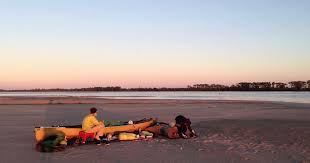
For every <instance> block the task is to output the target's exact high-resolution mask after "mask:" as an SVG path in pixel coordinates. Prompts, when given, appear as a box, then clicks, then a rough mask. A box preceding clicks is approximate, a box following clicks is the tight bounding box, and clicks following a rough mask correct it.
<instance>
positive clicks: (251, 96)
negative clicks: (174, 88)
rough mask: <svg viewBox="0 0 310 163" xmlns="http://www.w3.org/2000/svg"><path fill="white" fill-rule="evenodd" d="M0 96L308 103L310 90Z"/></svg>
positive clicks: (69, 93) (56, 93) (33, 93)
mask: <svg viewBox="0 0 310 163" xmlns="http://www.w3.org/2000/svg"><path fill="white" fill-rule="evenodd" d="M0 96H28V97H66V96H79V97H96V98H111V99H197V100H201V99H206V100H258V101H284V102H298V103H310V92H0Z"/></svg>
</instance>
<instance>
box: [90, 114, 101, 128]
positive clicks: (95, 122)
mask: <svg viewBox="0 0 310 163" xmlns="http://www.w3.org/2000/svg"><path fill="white" fill-rule="evenodd" d="M91 122H92V124H94V125H95V126H98V125H99V124H100V122H99V121H98V120H97V118H96V117H94V116H93V118H92V119H91Z"/></svg>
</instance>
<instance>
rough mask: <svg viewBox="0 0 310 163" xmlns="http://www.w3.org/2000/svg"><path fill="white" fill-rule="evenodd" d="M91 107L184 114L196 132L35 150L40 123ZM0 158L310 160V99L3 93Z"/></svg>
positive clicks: (109, 112)
mask: <svg viewBox="0 0 310 163" xmlns="http://www.w3.org/2000/svg"><path fill="white" fill-rule="evenodd" d="M90 107H97V108H98V109H99V119H105V120H129V119H131V120H138V119H142V118H148V117H157V118H158V119H159V120H160V121H163V122H170V121H172V120H173V119H174V117H175V116H177V115H179V114H183V115H185V116H187V117H189V118H190V119H191V120H192V123H193V128H194V129H195V130H196V131H197V132H198V134H199V137H198V138H196V139H186V140H185V139H178V140H169V139H165V138H161V137H160V138H155V139H153V140H148V141H134V142H114V143H111V145H110V146H105V145H102V146H96V145H84V146H78V147H70V148H68V149H66V150H65V151H63V152H56V153H40V152H37V151H35V140H34V133H33V128H34V126H51V125H76V124H80V123H81V120H82V118H83V116H84V115H86V114H87V113H88V110H89V108H90ZM0 128H1V130H0V141H1V144H0V162H1V163H2V162H10V163H11V162H77V163H82V162H265V163H268V162H279V163H286V162H297V163H300V162H304V163H306V162H310V104H297V103H281V102H263V101H257V102H255V101H202V100H115V99H114V100H112V99H98V98H77V97H66V98H61V97H56V98H55V97H53V98H51V97H44V98H29V97H1V98H0Z"/></svg>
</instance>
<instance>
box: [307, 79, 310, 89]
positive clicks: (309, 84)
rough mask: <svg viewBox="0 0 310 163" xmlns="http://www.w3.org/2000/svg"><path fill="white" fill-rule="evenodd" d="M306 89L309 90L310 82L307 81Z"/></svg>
mask: <svg viewBox="0 0 310 163" xmlns="http://www.w3.org/2000/svg"><path fill="white" fill-rule="evenodd" d="M307 88H310V80H308V81H307Z"/></svg>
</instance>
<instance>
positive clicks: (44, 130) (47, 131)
mask: <svg viewBox="0 0 310 163" xmlns="http://www.w3.org/2000/svg"><path fill="white" fill-rule="evenodd" d="M155 123H156V120H154V119H149V120H146V121H144V122H140V123H137V124H131V125H122V126H111V127H105V130H104V134H110V133H111V134H113V133H120V132H135V131H138V130H139V129H140V130H144V129H146V128H147V127H149V126H151V125H153V124H155ZM80 131H82V128H74V127H69V126H68V127H35V129H34V133H35V138H36V141H37V142H39V141H42V140H43V139H44V138H46V137H48V136H50V135H55V134H57V133H63V134H65V135H66V137H67V139H70V138H74V137H78V135H79V132H80Z"/></svg>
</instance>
